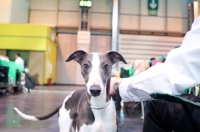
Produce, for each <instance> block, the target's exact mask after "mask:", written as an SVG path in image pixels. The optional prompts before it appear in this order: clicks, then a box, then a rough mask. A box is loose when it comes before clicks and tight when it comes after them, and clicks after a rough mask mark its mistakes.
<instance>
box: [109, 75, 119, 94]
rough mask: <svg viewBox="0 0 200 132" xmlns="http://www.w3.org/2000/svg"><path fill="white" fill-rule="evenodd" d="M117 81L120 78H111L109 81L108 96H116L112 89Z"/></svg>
mask: <svg viewBox="0 0 200 132" xmlns="http://www.w3.org/2000/svg"><path fill="white" fill-rule="evenodd" d="M119 80H120V78H118V77H111V79H110V92H109V94H110V95H115V94H116V93H115V90H114V89H113V86H114V84H115V83H116V82H118V81H119Z"/></svg>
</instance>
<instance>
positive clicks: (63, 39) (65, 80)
mask: <svg viewBox="0 0 200 132" xmlns="http://www.w3.org/2000/svg"><path fill="white" fill-rule="evenodd" d="M76 39H77V38H76V35H72V34H59V35H58V52H57V53H58V55H57V66H56V68H57V72H56V83H57V84H76V72H77V71H76V67H77V65H78V64H77V63H76V62H75V61H71V62H65V61H66V59H67V57H68V56H69V55H70V54H71V53H73V52H74V51H75V50H77V43H76V41H77V40H76ZM79 75H80V76H81V73H80V74H79Z"/></svg>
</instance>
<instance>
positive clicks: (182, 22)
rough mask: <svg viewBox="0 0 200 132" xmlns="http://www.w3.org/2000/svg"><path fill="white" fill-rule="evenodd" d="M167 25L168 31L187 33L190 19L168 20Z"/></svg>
mask: <svg viewBox="0 0 200 132" xmlns="http://www.w3.org/2000/svg"><path fill="white" fill-rule="evenodd" d="M167 23H168V25H167V31H173V32H182V31H187V27H188V25H187V24H188V19H181V18H168V19H167Z"/></svg>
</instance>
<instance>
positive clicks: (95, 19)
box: [91, 13, 112, 29]
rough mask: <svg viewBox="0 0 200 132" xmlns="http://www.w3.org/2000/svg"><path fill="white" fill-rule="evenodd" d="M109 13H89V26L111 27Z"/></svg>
mask: <svg viewBox="0 0 200 132" xmlns="http://www.w3.org/2000/svg"><path fill="white" fill-rule="evenodd" d="M111 20H112V15H111V14H100V13H91V28H103V29H111V28H112V26H111Z"/></svg>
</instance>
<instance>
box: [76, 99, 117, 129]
mask: <svg viewBox="0 0 200 132" xmlns="http://www.w3.org/2000/svg"><path fill="white" fill-rule="evenodd" d="M92 112H93V114H94V117H95V121H94V122H93V123H92V124H89V125H85V124H84V125H83V126H81V127H80V131H79V132H116V131H117V122H116V112H115V106H114V102H113V101H112V102H110V104H109V106H108V107H107V108H105V109H102V110H95V109H92Z"/></svg>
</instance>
